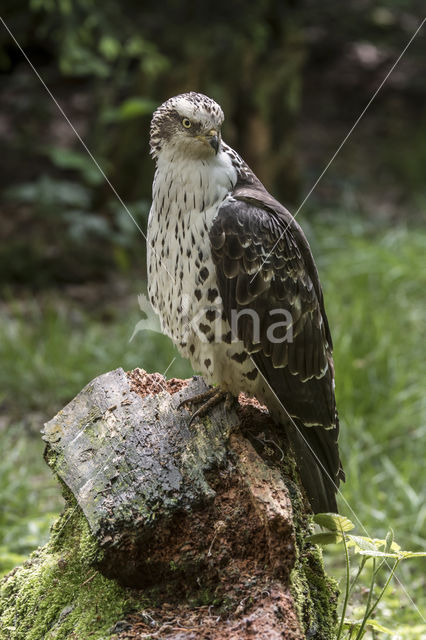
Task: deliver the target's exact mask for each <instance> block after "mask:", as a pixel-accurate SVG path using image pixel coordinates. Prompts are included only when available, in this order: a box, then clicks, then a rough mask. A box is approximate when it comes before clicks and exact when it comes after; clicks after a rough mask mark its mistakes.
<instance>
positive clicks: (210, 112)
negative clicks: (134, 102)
mask: <svg viewBox="0 0 426 640" xmlns="http://www.w3.org/2000/svg"><path fill="white" fill-rule="evenodd" d="M223 119H224V116H223V111H222V109H221V108H220V106H219V105H218V104H217V102H215V101H214V100H212V99H211V98H208V97H207V96H205V95H203V94H202V93H195V92H194V91H191V92H190V93H182V94H181V95H178V96H175V97H174V98H170V99H169V100H167V101H166V102H164V103H163V104H162V105H161V106H160V107H158V109H157V110H156V111H155V112H154V115H153V117H152V121H151V132H150V133H151V136H150V147H151V154H152V155H153V157H154V158H158V157H159V156H160V155H161V154H162V153H163V152H169V153H171V154H173V155H174V154H183V155H184V156H185V157H186V158H188V157H192V158H194V159H197V158H199V159H206V158H208V157H209V156H214V155H215V154H217V153H218V151H219V149H220V144H221V138H220V129H221V126H222V123H223Z"/></svg>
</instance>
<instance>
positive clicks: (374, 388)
mask: <svg viewBox="0 0 426 640" xmlns="http://www.w3.org/2000/svg"><path fill="white" fill-rule="evenodd" d="M342 218H343V219H342ZM342 218H341V219H339V221H338V223H337V230H336V219H335V218H332V219H331V220H327V219H326V220H324V221H323V222H322V224H321V226H320V225H319V224H318V225H316V226H315V228H314V229H313V230H312V231H313V233H312V235H311V236H310V237H311V239H312V244H313V248H314V251H315V253H316V255H317V256H318V262H319V268H320V272H321V276H322V282H323V288H324V291H325V300H326V307H327V312H328V316H329V320H330V324H331V327H332V333H333V339H334V354H335V364H336V395H337V403H338V407H339V413H340V419H341V438H340V443H341V450H342V459H343V463H344V467H345V471H346V476H347V482H346V483H345V484H344V485H343V486H342V494H343V496H342V497H341V499H340V500H339V506H340V510H341V512H342V513H343V514H345V515H347V516H348V517H350V518H351V519H352V520H354V522H356V520H355V519H354V514H353V513H352V510H353V511H354V512H355V514H356V516H357V518H358V519H359V521H360V523H362V525H363V526H364V527H365V529H366V530H367V531H368V534H369V535H371V536H373V537H379V538H383V537H384V536H385V534H386V531H387V529H388V528H389V526H391V527H392V528H393V529H394V531H395V537H396V539H397V540H398V541H399V542H400V544H401V545H402V546H403V548H404V549H411V550H419V549H425V548H426V540H425V532H426V527H425V520H426V504H425V500H424V489H425V485H426V472H425V465H424V459H425V445H424V442H425V436H426V420H425V418H426V402H425V394H424V390H425V387H426V361H425V358H424V349H423V346H424V344H425V339H426V324H425V322H424V311H425V301H426V271H425V268H424V256H425V255H426V230H425V229H422V228H419V229H412V230H410V229H407V228H404V227H396V228H382V229H380V228H379V229H377V228H369V227H368V226H367V225H365V224H362V225H361V224H360V223H359V221H357V220H351V218H350V217H349V216H347V215H346V216H345V215H343V214H342ZM360 523H359V522H358V523H357V529H358V531H359V533H360V534H362V527H361V524H360ZM364 535H366V534H365V533H364ZM340 554H341V549H338V550H336V552H335V554H334V553H331V554H330V552H328V551H327V552H326V557H327V558H328V560H329V562H330V563H331V566H332V567H333V566H335V564H336V563H337V565H338V568H339V570H340V569H341V568H342V567H343V564H342V563H341V562H340V561H339V560H341V556H340ZM425 569H426V563H425V561H424V560H417V561H412V562H411V564H409V563H407V564H406V565H405V566H404V567H403V571H402V572H401V571H400V572H399V577H400V579H401V581H402V582H403V584H404V586H405V588H406V589H407V591H408V592H409V594H410V596H411V597H412V599H413V600H414V602H415V603H416V605H417V606H418V607H419V608H420V610H421V612H422V614H423V616H424V615H425V604H426V598H425V595H424V594H425V579H424V576H425V573H426V571H425ZM391 613H392V614H393V615H390V614H391ZM381 615H382V616H383V617H384V618H385V619H386V616H389V617H390V620H389V621H388V624H387V626H391V627H393V628H394V629H395V630H396V631H399V633H400V634H402V635H401V637H404V638H410V639H414V638H420V637H422V638H424V637H426V624H423V623H422V618H421V617H420V615H419V614H418V613H417V612H416V611H415V610H414V608H413V606H412V605H411V603H410V602H409V600H408V598H407V597H406V596H405V595H404V594H403V593H402V589H401V588H400V587H398V588H397V591H396V593H395V594H394V595H393V596H391V595H390V596H389V597H388V598H387V599H386V601H385V604H384V605H383V606H382V608H381ZM395 615H396V617H397V620H398V624H397V628H395V623H394V624H393V625H392V619H394V618H395ZM379 619H380V618H379ZM398 625H399V627H398ZM415 625H419V628H418V630H417V632H415V631H414V627H415ZM404 629H405V632H404ZM403 632H404V633H403ZM422 634H423V635H422Z"/></svg>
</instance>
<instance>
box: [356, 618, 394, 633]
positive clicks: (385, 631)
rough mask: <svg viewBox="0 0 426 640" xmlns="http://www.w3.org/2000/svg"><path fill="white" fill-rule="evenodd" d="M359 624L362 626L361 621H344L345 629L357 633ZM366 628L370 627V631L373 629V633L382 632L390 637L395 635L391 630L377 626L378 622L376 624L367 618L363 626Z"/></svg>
mask: <svg viewBox="0 0 426 640" xmlns="http://www.w3.org/2000/svg"><path fill="white" fill-rule="evenodd" d="M361 624H362V620H359V621H358V620H348V619H346V620H345V623H344V625H345V627H347V628H349V629H351V630H352V631H359V629H360V628H361ZM365 626H366V627H370V629H374V630H375V631H382V632H383V633H388V634H389V635H391V636H394V635H396V632H395V631H392V629H388V628H387V627H384V626H383V625H381V624H379V623H378V622H376V620H373V619H372V618H369V619H368V620H367V621H366V624H365Z"/></svg>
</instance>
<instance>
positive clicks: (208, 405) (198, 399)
mask: <svg viewBox="0 0 426 640" xmlns="http://www.w3.org/2000/svg"><path fill="white" fill-rule="evenodd" d="M223 401H225V409H227V410H230V409H232V407H233V405H234V402H235V398H234V396H233V395H232V393H230V392H229V391H223V390H222V389H221V388H220V387H212V388H211V389H208V390H207V391H204V392H203V393H199V394H197V395H196V396H192V398H185V400H182V402H181V403H180V404H179V405H178V409H180V408H181V407H183V406H184V405H185V404H189V405H194V404H201V403H202V404H201V407H200V408H199V409H197V410H196V411H194V413H193V414H192V416H191V418H190V420H189V423H188V426H191V424H192V423H193V422H194V420H196V418H202V417H203V416H205V415H206V414H207V413H208V412H209V411H210V409H212V408H213V407H215V406H216V405H217V404H219V403H220V402H223Z"/></svg>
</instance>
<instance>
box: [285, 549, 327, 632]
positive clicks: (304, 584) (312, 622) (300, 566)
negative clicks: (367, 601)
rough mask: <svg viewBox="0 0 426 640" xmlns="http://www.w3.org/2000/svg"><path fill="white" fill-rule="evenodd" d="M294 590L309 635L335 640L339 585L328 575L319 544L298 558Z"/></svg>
mask: <svg viewBox="0 0 426 640" xmlns="http://www.w3.org/2000/svg"><path fill="white" fill-rule="evenodd" d="M290 579H291V591H292V594H293V598H294V601H295V604H296V608H297V611H298V614H299V619H300V621H301V623H302V625H303V628H304V630H305V633H306V635H307V636H308V637H309V638H315V640H333V639H334V638H335V629H336V622H337V613H336V606H337V597H338V590H337V584H336V582H335V580H333V578H330V577H328V576H327V575H326V573H325V571H324V565H323V560H322V552H321V549H320V548H319V547H313V546H310V548H309V549H307V550H306V551H304V552H302V553H301V554H300V556H299V558H298V559H297V561H296V563H295V566H294V569H293V571H292V574H291V576H290Z"/></svg>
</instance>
